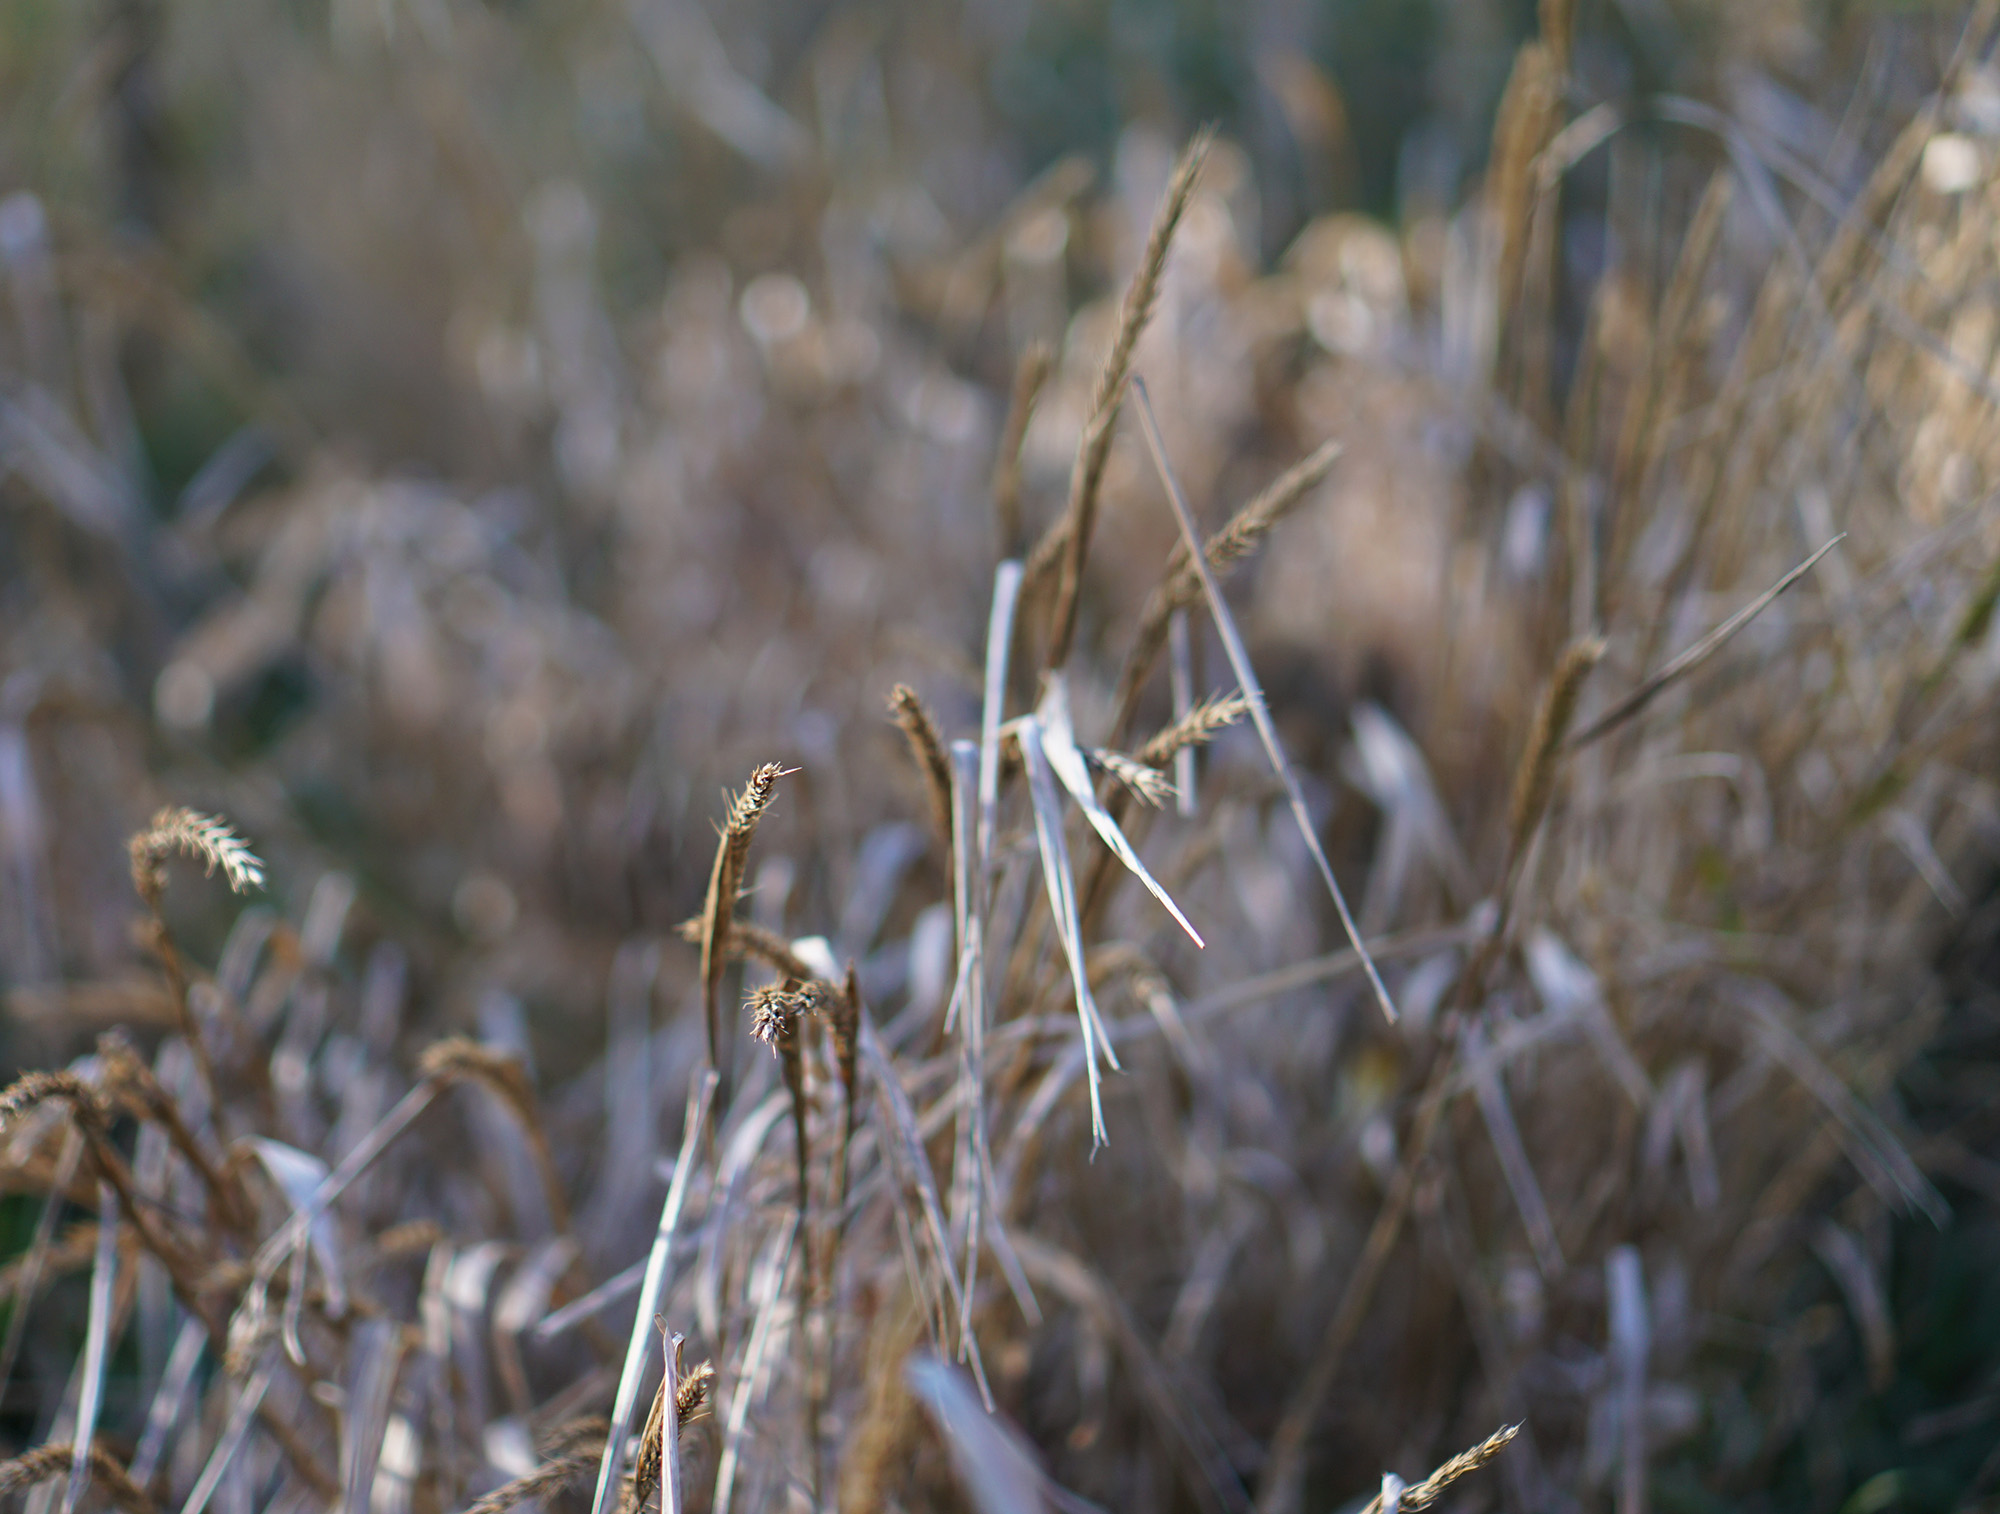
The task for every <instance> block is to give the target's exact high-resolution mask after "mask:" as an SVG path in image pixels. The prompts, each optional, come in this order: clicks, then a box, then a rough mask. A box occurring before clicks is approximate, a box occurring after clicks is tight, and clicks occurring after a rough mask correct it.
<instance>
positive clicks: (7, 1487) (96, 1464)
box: [0, 1441, 159, 1514]
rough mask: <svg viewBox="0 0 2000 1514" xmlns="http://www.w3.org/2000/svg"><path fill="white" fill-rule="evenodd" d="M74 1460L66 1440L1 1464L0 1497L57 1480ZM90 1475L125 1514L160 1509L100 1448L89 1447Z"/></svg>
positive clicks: (153, 1512) (73, 1451)
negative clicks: (0, 1495)
mask: <svg viewBox="0 0 2000 1514" xmlns="http://www.w3.org/2000/svg"><path fill="white" fill-rule="evenodd" d="M75 1457H76V1447H75V1446H73V1445H71V1444H70V1443H69V1442H68V1441H50V1442H49V1443H48V1444H47V1445H44V1446H37V1447H35V1449H34V1450H32V1451H29V1452H26V1453H25V1454H23V1455H20V1456H16V1457H15V1458H13V1460H11V1461H4V1462H0V1494H7V1493H21V1492H25V1491H26V1490H27V1489H29V1488H32V1487H35V1486H37V1485H39V1484H41V1483H45V1482H47V1481H49V1480H50V1479H51V1478H54V1477H60V1476H62V1475H63V1474H64V1473H65V1472H67V1471H68V1470H69V1468H70V1464H71V1462H72V1461H73V1460H74V1459H75ZM90 1475H91V1477H92V1479H93V1480H95V1482H96V1483H97V1485H98V1486H99V1487H100V1488H102V1489H103V1490H104V1492H105V1495H106V1496H107V1497H109V1498H110V1500H111V1501H112V1502H113V1503H114V1504H116V1505H117V1506H118V1507H119V1508H120V1509H122V1510H124V1511H125V1514H158V1508H159V1506H158V1505H157V1504H155V1503H154V1502H153V1500H152V1499H151V1498H149V1497H147V1496H146V1492H145V1490H144V1489H143V1488H141V1487H140V1486H139V1485H138V1484H137V1483H135V1482H133V1481H132V1478H131V1475H130V1474H129V1473H128V1472H126V1470H125V1467H124V1464H123V1463H121V1462H120V1461H119V1460H118V1458H117V1457H115V1456H113V1455H112V1454H111V1453H110V1452H109V1451H107V1450H105V1449H104V1448H103V1447H102V1446H92V1447H91V1448H90Z"/></svg>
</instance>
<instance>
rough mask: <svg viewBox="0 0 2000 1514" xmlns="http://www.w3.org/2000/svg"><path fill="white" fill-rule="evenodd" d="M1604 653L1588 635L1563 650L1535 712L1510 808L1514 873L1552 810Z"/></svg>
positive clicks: (1509, 842) (1601, 645)
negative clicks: (1575, 724) (1580, 705)
mask: <svg viewBox="0 0 2000 1514" xmlns="http://www.w3.org/2000/svg"><path fill="white" fill-rule="evenodd" d="M1603 656H1604V641H1603V638H1601V637H1597V636H1586V637H1584V638H1582V639H1581V640H1579V641H1573V642H1571V643H1570V644H1569V645H1568V646H1566V647H1564V648H1563V654H1562V656H1561V658H1560V659H1558V660H1557V662H1556V671H1555V676H1554V677H1553V678H1551V679H1550V680H1549V687H1548V690H1547V692H1546V693H1544V694H1543V695H1542V702H1541V705H1540V706H1539V707H1538V708H1537V709H1536V711H1535V723H1534V725H1533V727H1532V728H1531V729H1530V731H1529V733H1528V745H1527V749H1526V751H1525V753H1524V754H1523V756H1522V758H1521V765H1520V767H1519V768H1517V769H1516V770H1515V773H1514V799H1513V803H1512V804H1511V805H1510V806H1509V808H1508V812H1507V817H1508V818H1507V853H1508V857H1509V859H1510V863H1509V866H1508V868H1506V869H1504V870H1503V871H1504V872H1506V873H1508V874H1511V873H1512V870H1513V868H1514V866H1517V865H1518V863H1519V859H1520V857H1521V855H1522V853H1523V852H1524V851H1525V850H1526V848H1527V844H1528V838H1529V836H1530V835H1531V834H1533V832H1534V829H1535V827H1536V826H1537V825H1539V824H1541V820H1542V814H1543V812H1544V811H1545V810H1546V809H1547V808H1548V805H1549V796H1550V795H1551V794H1552V793H1553V792H1554V791H1555V782H1556V769H1557V767H1558V765H1559V762H1560V759H1561V757H1562V751H1563V737H1564V736H1565V735H1566V734H1568V731H1569V723H1570V721H1571V720H1572V719H1573V718H1574V717H1575V715H1576V703H1577V700H1578V699H1580V698H1581V697H1582V696H1583V681H1584V679H1585V678H1587V677H1589V676H1590V670H1591V669H1592V668H1594V667H1596V666H1597V664H1598V662H1599V661H1600V660H1601V659H1602V658H1603Z"/></svg>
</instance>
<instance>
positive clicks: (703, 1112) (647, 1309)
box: [590, 1067, 717, 1514]
mask: <svg viewBox="0 0 2000 1514" xmlns="http://www.w3.org/2000/svg"><path fill="white" fill-rule="evenodd" d="M716 1082H717V1073H716V1071H715V1069H714V1068H713V1067H707V1068H704V1069H702V1071H701V1072H700V1073H699V1074H698V1075H697V1077H696V1080H695V1085H694V1087H693V1088H691V1089H689V1090H688V1101H687V1122H686V1124H685V1125H684V1126H683V1127H682V1131H681V1149H680V1155H679V1156H678V1157H676V1158H675V1160H674V1178H673V1181H672V1182H671V1183H669V1184H668V1185H667V1198H666V1202H665V1203H664V1204H662V1205H661V1206H660V1225H659V1229H658V1230H657V1231H656V1232H655V1233H654V1235H653V1249H652V1251H651V1253H650V1254H649V1255H648V1256H647V1258H646V1278H645V1281H644V1282H642V1283H641V1284H640V1285H639V1310H638V1314H637V1317H636V1318H634V1320H633V1321H632V1336H631V1339H630V1340H629V1341H628V1342H627V1343H626V1347H625V1367H624V1370H623V1371H622V1372H621V1373H620V1374H619V1377H618V1396H617V1397H616V1398H615V1399H613V1400H612V1405H611V1428H610V1431H609V1433H607V1434H606V1436H605V1438H604V1460H603V1461H601V1462H599V1463H598V1467H597V1492H596V1494H595V1496H594V1497H593V1498H592V1499H591V1503H590V1510H591V1514H606V1511H607V1510H608V1509H609V1508H610V1507H611V1493H612V1490H613V1489H614V1488H616V1487H617V1486H618V1474H619V1473H620V1472H621V1471H622V1470H623V1462H624V1460H625V1437H626V1435H627V1434H628V1433H629V1432H630V1430H631V1428H632V1411H633V1410H634V1409H635V1408H636V1407H637V1406H638V1403H639V1383H640V1381H641V1380H642V1379H643V1378H644V1377H645V1375H646V1354H647V1352H648V1350H649V1349H650V1348H651V1346H652V1339H653V1337H652V1329H653V1311H654V1310H655V1309H657V1308H658V1307H659V1304H660V1295H661V1293H662V1292H663V1291H664V1289H665V1287H666V1281H667V1260H668V1258H669V1257H670V1256H671V1255H672V1253H673V1249H674V1232H675V1231H676V1230H678V1229H679V1228H680V1219H681V1210H682V1208H683V1207H684V1206H685V1205H686V1203H687V1193H688V1183H689V1181H690V1180H691V1179H692V1177H693V1175H694V1166H695V1161H696V1159H697V1157H698V1156H699V1154H700V1147H701V1133H702V1129H703V1127H704V1126H705V1125H706V1124H707V1121H708V1103H709V1100H710V1099H711V1098H712V1097H714V1094H715V1085H716Z"/></svg>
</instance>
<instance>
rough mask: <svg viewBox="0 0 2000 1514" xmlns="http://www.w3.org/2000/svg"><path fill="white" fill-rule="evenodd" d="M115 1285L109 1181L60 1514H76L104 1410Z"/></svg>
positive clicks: (100, 1195)
mask: <svg viewBox="0 0 2000 1514" xmlns="http://www.w3.org/2000/svg"><path fill="white" fill-rule="evenodd" d="M117 1282H118V1195H117V1194H116V1193H115V1192H114V1191H113V1189H112V1187H111V1185H110V1184H109V1183H100V1184H98V1187H97V1256H96V1259H95V1261H94V1263H93V1265H92V1267H91V1272H90V1314H89V1317H88V1321H87V1323H86V1324H85V1326H84V1331H83V1385H82V1387H81V1388H80V1389H79V1390H78V1392H77V1397H76V1438H75V1446H76V1451H75V1454H74V1455H73V1456H72V1457H71V1458H70V1464H69V1482H68V1484H67V1486H65V1488H64V1489H63V1501H62V1514H76V1506H77V1504H78V1502H79V1501H80V1500H81V1499H82V1498H83V1490H84V1489H85V1488H86V1487H88V1486H89V1485H90V1446H91V1441H92V1440H93V1439H94V1438H95V1436H96V1434H97V1414H98V1411H99V1410H100V1409H101V1408H102V1407H103V1406H104V1367H105V1359H106V1357H108V1356H109V1355H110V1354H111V1309H112V1298H113V1294H114V1291H115V1289H116V1286H117Z"/></svg>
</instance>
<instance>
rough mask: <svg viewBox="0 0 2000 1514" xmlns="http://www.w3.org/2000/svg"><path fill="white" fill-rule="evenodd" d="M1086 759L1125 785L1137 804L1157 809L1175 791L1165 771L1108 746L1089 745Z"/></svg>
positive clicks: (1172, 795)
mask: <svg viewBox="0 0 2000 1514" xmlns="http://www.w3.org/2000/svg"><path fill="white" fill-rule="evenodd" d="M1090 760H1091V761H1092V762H1093V763H1095V764H1096V765H1097V766H1098V767H1100V768H1102V769H1104V771H1105V772H1107V773H1109V774H1110V775H1111V776H1112V777H1113V778H1116V779H1117V780H1118V781H1119V782H1120V783H1122V784H1124V785H1125V788H1126V790H1127V791H1128V792H1129V793H1131V794H1132V795H1134V796H1135V797H1136V798H1137V799H1138V800H1139V802H1140V803H1141V804H1147V805H1151V806H1152V807H1153V808H1154V809H1159V808H1160V807H1161V806H1162V805H1164V804H1165V803H1166V802H1167V801H1168V800H1169V799H1171V798H1173V797H1174V795H1175V793H1176V792H1178V791H1177V790H1176V789H1175V788H1174V785H1173V782H1172V780H1170V779H1169V778H1168V777H1167V775H1166V774H1165V773H1163V772H1161V771H1160V770H1159V769H1158V768H1156V767H1148V766H1147V765H1146V764H1145V763H1143V762H1138V761H1135V760H1134V759H1132V758H1130V757H1127V756H1126V755H1125V754H1124V753H1123V752H1114V751H1112V750H1111V749H1110V748H1108V747H1092V748H1091V749H1090Z"/></svg>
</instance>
